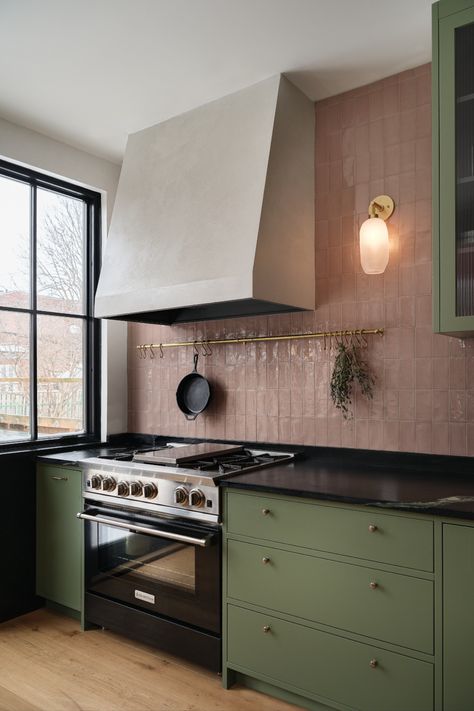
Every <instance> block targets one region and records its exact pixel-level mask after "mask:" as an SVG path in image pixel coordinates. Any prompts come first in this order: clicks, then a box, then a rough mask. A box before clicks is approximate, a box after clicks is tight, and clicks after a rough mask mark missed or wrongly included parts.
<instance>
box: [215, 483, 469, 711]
mask: <svg viewBox="0 0 474 711" xmlns="http://www.w3.org/2000/svg"><path fill="white" fill-rule="evenodd" d="M223 498H224V529H223V533H224V536H223V541H224V544H223V684H224V686H225V687H226V688H230V687H231V686H232V685H233V684H234V683H235V682H236V681H237V682H241V683H243V684H245V685H246V686H249V687H251V688H254V689H257V690H259V691H262V692H264V693H268V694H271V695H273V696H276V697H279V698H282V699H285V700H287V701H289V702H291V703H294V704H297V705H300V706H302V707H303V708H307V709H311V710H312V711H328V710H329V709H339V710H340V711H353V708H354V707H353V706H352V705H351V701H350V700H349V699H351V698H352V697H351V696H350V694H349V695H346V698H345V699H343V698H342V696H343V695H339V700H338V701H333V702H328V699H327V695H330V693H331V688H334V687H335V683H336V682H331V674H332V673H334V674H336V677H337V678H338V679H339V680H340V682H341V683H342V682H343V680H345V682H344V683H346V684H347V685H348V686H349V687H350V685H351V684H356V683H358V682H357V678H356V679H355V680H354V677H353V671H354V668H355V667H357V664H358V655H359V651H358V650H361V649H362V651H363V655H362V656H363V659H364V660H365V657H364V654H365V652H364V650H365V649H366V645H370V644H373V645H374V646H375V648H376V650H375V653H374V656H377V657H379V656H380V655H381V654H382V652H383V653H384V654H386V655H388V657H390V665H392V664H393V659H396V660H398V661H399V662H400V664H401V665H402V666H403V665H404V664H406V665H407V667H406V672H405V671H404V670H403V668H402V666H400V667H392V670H393V671H394V673H396V674H397V675H399V678H400V679H403V675H404V674H405V675H406V676H405V679H404V683H401V684H400V687H403V688H400V690H399V691H398V690H397V686H395V690H394V692H393V694H392V699H391V701H393V702H394V703H395V707H396V708H397V711H418V708H425V707H427V708H429V709H430V710H431V709H433V711H472V709H473V708H474V674H473V671H474V661H473V660H474V521H468V520H458V519H449V518H448V519H447V518H444V517H441V516H430V515H427V514H420V513H410V512H405V511H403V512H401V511H397V510H390V509H383V510H382V511H381V510H380V509H376V508H370V507H367V506H357V505H350V504H339V503H336V502H328V501H319V500H315V499H304V498H299V497H288V496H284V495H277V494H272V493H268V494H266V493H265V492H252V491H245V492H243V491H241V490H234V489H225V490H224V497H223ZM298 508H299V509H300V511H299V512H298ZM310 509H313V516H312V518H313V519H314V521H319V520H320V519H322V520H325V521H326V522H327V525H325V528H324V529H322V528H321V527H320V526H319V525H318V527H317V529H315V530H314V531H311V530H310V527H309V526H308V525H306V530H307V531H308V537H307V543H306V547H304V548H303V547H302V541H301V540H299V539H298V536H297V535H296V533H297V531H298V530H299V524H300V521H301V518H302V517H303V518H304V519H305V520H306V522H308V521H310V519H311V517H308V511H309V510H310ZM252 511H254V513H253V514H251V513H250V512H252ZM229 512H231V514H232V515H231V516H230V517H229V515H228V514H229ZM264 512H267V514H266V515H263V513H264ZM258 514H262V515H261V516H260V517H259V515H258ZM359 514H360V515H361V516H364V517H365V515H366V514H368V515H369V516H372V517H373V518H374V520H377V525H378V527H379V531H380V533H381V539H383V538H384V537H385V539H386V541H385V542H386V550H387V551H390V556H389V557H391V556H392V554H393V550H392V548H393V543H394V542H393V541H392V540H391V536H392V526H391V524H392V521H393V522H394V523H396V526H397V528H396V529H395V530H397V531H398V530H399V524H400V522H401V521H405V524H406V527H407V531H410V532H411V534H412V535H411V541H408V540H402V539H400V542H399V545H400V547H401V548H405V547H406V546H407V545H412V546H414V547H416V546H417V542H418V539H419V535H418V534H419V532H420V531H421V532H422V531H423V528H426V530H431V547H432V559H433V566H432V569H431V570H427V569H426V567H425V570H422V569H421V568H420V569H418V570H417V571H415V570H413V568H407V567H403V566H400V565H393V564H389V563H387V562H386V563H383V562H379V563H373V562H371V561H368V560H363V559H362V557H363V556H361V555H360V554H359V555H358V554H357V551H356V550H355V549H353V550H352V552H351V555H343V554H342V553H341V550H340V547H339V546H338V545H337V540H338V539H337V535H338V531H341V530H343V529H345V528H346V526H347V525H349V523H350V522H351V520H352V518H353V516H354V515H357V516H359ZM272 516H273V517H274V519H275V520H274V521H271V520H270V519H271V518H272ZM277 519H278V523H279V525H278V526H275V524H276V523H277ZM384 519H385V522H384ZM330 520H332V521H333V529H334V530H333V532H332V533H331V531H330V528H329V522H330ZM362 520H363V519H361V521H362ZM256 521H257V522H258V525H257V523H256ZM262 521H263V522H266V523H268V527H267V528H268V531H269V534H268V536H267V537H265V536H264V534H263V530H262V526H261V522H262ZM364 526H365V528H367V526H366V522H364ZM285 537H286V540H285ZM297 539H298V540H297ZM290 540H292V541H293V543H290V542H289V541H290ZM328 540H329V541H330V542H331V541H332V543H331V545H330V546H328V545H327V541H328ZM311 541H312V543H311ZM424 545H425V547H426V546H428V540H427V539H426V540H424ZM308 546H309V547H308ZM311 546H312V549H311V550H310V548H311ZM330 547H332V548H333V549H335V548H336V549H338V552H337V553H335V552H333V553H331V552H330ZM239 550H240V551H241V553H239ZM367 550H368V551H369V550H370V549H369V548H367ZM236 551H237V553H238V555H237V557H236ZM354 553H355V555H354ZM426 555H427V554H426ZM426 555H425V557H426ZM286 558H288V559H289V560H290V562H292V563H293V562H295V563H296V562H297V560H300V559H301V560H303V559H306V560H307V561H308V565H307V566H303V568H304V570H308V572H309V573H310V572H311V561H314V563H315V564H317V565H318V566H319V565H320V564H321V565H322V566H328V565H330V563H331V561H333V562H334V563H336V562H337V564H338V565H337V567H338V568H342V567H343V565H344V564H348V565H347V569H348V575H349V576H350V581H352V582H354V580H356V578H354V576H352V574H351V569H353V568H354V566H360V570H361V571H363V570H364V569H365V570H367V571H369V570H370V569H372V568H374V567H375V568H378V569H379V573H380V574H379V575H378V578H377V579H378V580H379V581H380V582H383V580H384V577H385V575H386V574H387V573H390V574H391V575H395V576H399V575H402V576H406V580H407V582H409V580H410V579H411V578H413V577H414V578H415V579H417V580H418V582H417V584H418V583H421V584H424V585H428V584H431V585H432V586H433V588H432V589H433V593H434V604H433V605H431V604H430V603H429V601H427V600H426V599H425V598H420V599H419V600H417V599H416V597H414V598H413V600H412V603H411V604H410V605H409V609H410V616H411V615H413V620H415V618H416V616H417V615H420V614H424V613H425V611H426V610H425V607H427V606H428V607H429V609H430V610H432V613H431V612H429V614H430V615H431V614H432V630H433V640H434V647H433V650H432V653H431V654H429V653H422V652H421V651H416V650H414V649H411V650H409V649H407V648H406V647H401V646H397V645H396V644H394V643H393V640H392V643H389V642H387V641H382V637H383V638H384V639H385V640H387V639H388V638H389V636H390V635H389V634H387V633H386V630H385V633H384V634H383V635H381V638H380V639H379V640H376V639H375V638H374V634H375V633H374V629H373V628H372V630H371V632H370V635H369V633H367V635H365V634H364V633H362V634H358V633H356V631H355V630H356V627H355V626H351V625H350V624H347V615H348V614H354V611H352V612H350V610H344V614H343V615H342V616H341V618H344V620H345V626H344V630H342V629H338V628H337V625H338V621H337V620H335V618H334V615H327V614H325V618H326V619H324V620H322V619H321V615H320V614H319V612H320V610H319V608H318V611H317V612H318V614H314V615H312V614H311V613H309V612H308V609H304V606H299V607H298V609H297V607H295V605H294V604H293V602H294V599H298V598H299V597H301V595H302V591H301V586H302V585H306V584H307V585H308V586H309V587H310V585H311V580H310V579H309V578H310V576H309V578H308V580H307V581H306V578H305V576H303V575H302V573H301V569H300V568H298V569H295V570H293V571H290V569H289V568H285V571H286V576H285V579H284V580H282V581H280V580H279V579H278V580H277V576H276V569H275V574H272V571H271V566H272V563H275V565H277V566H278V567H279V569H280V570H282V569H283V568H282V562H283V561H284V559H286ZM380 560H381V559H380ZM265 561H267V562H265ZM341 564H343V565H341ZM231 565H235V569H234V570H231V568H230V566H231ZM246 566H247V567H246ZM247 568H248V569H247ZM383 571H385V572H383ZM266 572H269V573H270V575H269V576H268V580H269V583H268V584H263V582H262V581H263V579H264V577H263V576H264V574H265V573H266ZM370 575H372V570H371V571H370ZM303 577H304V580H305V582H303V581H302V578H303ZM323 577H324V576H323ZM356 577H357V576H356ZM326 578H327V576H326V577H324V579H325V580H326ZM325 584H326V583H325ZM277 585H278V586H280V587H279V589H278V590H276V586H277ZM295 586H299V587H298V589H297V590H296V592H295V593H293V592H292V590H294V589H295ZM365 587H366V586H365V585H364V589H365ZM280 588H281V589H280ZM273 591H274V592H273ZM303 592H304V591H303ZM387 592H388V593H389V594H392V593H393V594H394V595H398V593H397V592H396V591H395V589H394V590H393V591H392V590H391V589H389V587H388V586H387ZM303 597H304V596H303ZM336 598H337V595H336V596H331V599H330V600H327V601H326V602H325V604H326V603H327V605H330V604H331V601H334V604H335V605H337V604H341V603H340V601H339V603H338V601H337V599H336ZM250 601H251V602H250ZM359 607H361V606H359ZM422 607H423V609H422ZM361 611H362V608H361ZM357 614H359V613H357ZM311 617H312V619H310V618H311ZM359 617H360V618H361V619H362V617H361V614H359ZM322 622H324V624H322ZM357 622H360V619H358V620H357ZM408 622H409V620H408ZM326 623H327V624H326ZM386 623H387V625H390V623H391V621H390V620H386ZM335 624H336V627H334V625H335ZM394 624H396V620H395V621H394ZM265 625H270V626H272V627H274V628H275V634H274V635H273V637H272V635H267V634H262V633H261V632H262V629H264V626H265ZM350 627H352V630H353V631H352V632H349V631H348V628H350ZM368 627H369V625H368ZM360 631H361V630H360V625H359V629H358V630H357V632H360ZM328 635H329V637H328ZM292 637H294V639H296V640H297V641H296V642H295V641H294V639H292ZM325 638H327V639H328V642H330V645H332V644H333V643H334V647H335V648H334V650H333V652H334V656H335V658H337V660H338V662H337V663H335V664H332V663H331V662H330V659H329V656H328V655H329V651H328V649H329V647H330V645H329V647H328V646H327V645H326V643H325V641H324V640H325ZM329 638H330V639H329ZM299 639H301V643H300V648H301V650H302V653H304V654H305V655H306V656H305V659H306V660H307V659H308V658H310V657H311V655H313V657H314V659H317V658H318V654H319V655H325V664H326V666H327V669H326V671H325V672H324V675H323V677H322V681H321V686H320V691H321V692H322V694H321V695H319V694H318V693H317V679H315V684H314V685H313V688H312V689H311V684H312V681H311V678H312V677H311V670H310V669H309V670H308V668H307V664H306V661H305V663H304V664H303V663H302V666H301V669H300V668H299V667H298V659H297V658H295V657H297V655H295V654H294V652H293V653H292V654H287V653H286V652H285V644H287V643H288V644H291V645H292V648H293V650H294V649H295V648H298V640H299ZM272 640H273V641H272ZM338 640H340V642H339V641H338ZM352 641H353V642H355V643H357V644H356V645H354V647H352V646H351V642H352ZM303 642H304V644H306V647H304V645H303ZM338 645H339V646H338ZM336 647H337V649H336ZM247 650H248V651H247ZM352 650H355V651H354V656H352V654H353V651H352ZM390 655H395V657H393V656H390ZM313 657H311V658H313ZM273 659H274V664H273V661H272V660H273ZM398 661H397V664H398ZM305 665H306V666H305ZM344 665H348V668H347V670H345V666H344ZM366 668H367V665H366V661H364V664H363V666H362V667H361V670H360V674H364V673H365V670H366ZM430 670H431V672H430ZM430 673H432V681H430V676H429V674H430ZM373 678H375V677H371V676H370V674H369V676H368V677H367V683H369V684H370V680H371V679H373ZM338 683H339V682H338ZM367 683H366V684H365V686H367V685H368V684H367ZM295 684H299V688H298V687H297V686H295ZM431 684H432V697H431V698H430V690H429V689H430V685H431ZM305 685H306V689H308V688H309V689H310V691H309V692H308V691H303V690H302V689H303V688H304V687H305ZM411 687H413V695H414V696H413V698H417V699H418V700H417V704H418V705H417V706H416V708H415V707H410V705H409V704H408V705H407V702H406V697H405V698H404V697H403V691H404V690H405V691H406V689H409V690H410V689H411ZM362 691H363V690H362ZM362 691H361V689H360V688H359V687H357V689H356V692H355V693H354V695H353V701H352V703H353V704H354V706H355V708H357V711H364V710H368V709H370V710H371V711H372V709H373V708H377V709H381V708H385V704H386V703H387V708H392V707H391V706H390V703H391V701H390V699H389V700H388V701H386V698H385V697H384V695H383V691H381V692H380V694H381V695H380V696H379V697H378V698H374V697H373V696H372V697H367V700H366V701H364V697H363V694H362ZM417 693H419V698H418V697H416V694H417ZM397 703H399V704H401V705H400V708H398V707H397V706H396V704H397ZM427 704H428V706H427Z"/></svg>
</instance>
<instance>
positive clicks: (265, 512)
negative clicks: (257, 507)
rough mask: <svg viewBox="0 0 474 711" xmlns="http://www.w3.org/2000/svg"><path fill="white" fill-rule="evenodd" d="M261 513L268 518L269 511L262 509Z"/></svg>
mask: <svg viewBox="0 0 474 711" xmlns="http://www.w3.org/2000/svg"><path fill="white" fill-rule="evenodd" d="M262 513H263V515H264V516H268V514H269V513H270V509H262Z"/></svg>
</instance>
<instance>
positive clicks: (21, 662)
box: [0, 609, 296, 711]
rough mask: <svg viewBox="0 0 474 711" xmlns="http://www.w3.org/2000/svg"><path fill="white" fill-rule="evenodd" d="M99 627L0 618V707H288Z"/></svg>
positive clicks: (56, 618) (54, 619) (18, 710)
mask: <svg viewBox="0 0 474 711" xmlns="http://www.w3.org/2000/svg"><path fill="white" fill-rule="evenodd" d="M295 710H296V707H295V706H291V705H289V704H286V703H284V702H282V701H278V700H276V699H273V698H271V697H269V696H265V695H263V694H259V693H257V692H255V691H251V690H250V689H245V688H242V687H240V688H239V687H235V688H233V689H231V690H230V691H226V690H224V689H222V687H221V682H220V677H218V676H216V675H215V674H213V673H211V672H207V671H206V670H203V669H201V668H200V667H197V666H195V665H192V664H190V663H187V662H184V661H183V660H181V659H178V658H176V657H173V656H171V655H168V654H165V653H163V652H160V651H159V650H155V649H152V648H150V647H147V646H145V645H141V644H138V643H136V642H131V641H129V640H127V639H125V638H123V637H121V636H119V635H115V634H113V633H111V632H107V631H104V630H93V631H90V632H81V630H80V627H79V623H78V622H76V621H75V620H71V619H69V618H67V617H63V616H62V615H59V614H57V613H54V612H51V611H50V610H45V609H42V610H37V611H35V612H32V613H30V614H28V615H24V616H23V617H18V618H16V619H15V620H10V621H9V622H5V623H3V624H1V625H0V711H295Z"/></svg>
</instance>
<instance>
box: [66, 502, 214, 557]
mask: <svg viewBox="0 0 474 711" xmlns="http://www.w3.org/2000/svg"><path fill="white" fill-rule="evenodd" d="M77 518H81V519H83V520H85V521H95V523H103V524H105V525H106V526H112V527H113V528H124V529H126V530H127V531H131V533H144V534H145V535H147V536H155V537H156V538H169V539H170V540H171V541H179V542H180V543H191V544H192V545H194V546H200V547H201V548H206V547H207V546H208V545H209V544H210V542H211V540H212V538H213V537H214V534H212V533H211V534H209V535H208V536H205V537H204V538H194V536H186V535H184V534H182V533H170V532H169V531H162V530H160V529H157V528H145V526H137V525H135V524H134V523H130V522H126V521H115V520H114V521H110V520H109V519H107V518H101V517H100V516H91V514H88V513H85V512H84V511H82V512H81V513H78V514H77Z"/></svg>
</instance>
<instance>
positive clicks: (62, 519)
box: [36, 465, 82, 611]
mask: <svg viewBox="0 0 474 711" xmlns="http://www.w3.org/2000/svg"><path fill="white" fill-rule="evenodd" d="M36 484H37V486H36V502H37V509H36V592H37V594H38V595H41V596H42V597H44V598H46V599H47V600H50V601H51V602H55V603H57V604H59V605H62V606H63V607H68V608H70V609H71V610H77V611H79V610H80V609H81V585H82V572H81V569H82V541H81V522H80V521H79V519H78V518H77V517H76V514H77V512H78V511H80V510H81V505H82V498H81V488H82V487H81V472H80V470H79V469H73V468H70V467H65V466H49V465H40V466H38V470H37V481H36Z"/></svg>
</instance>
